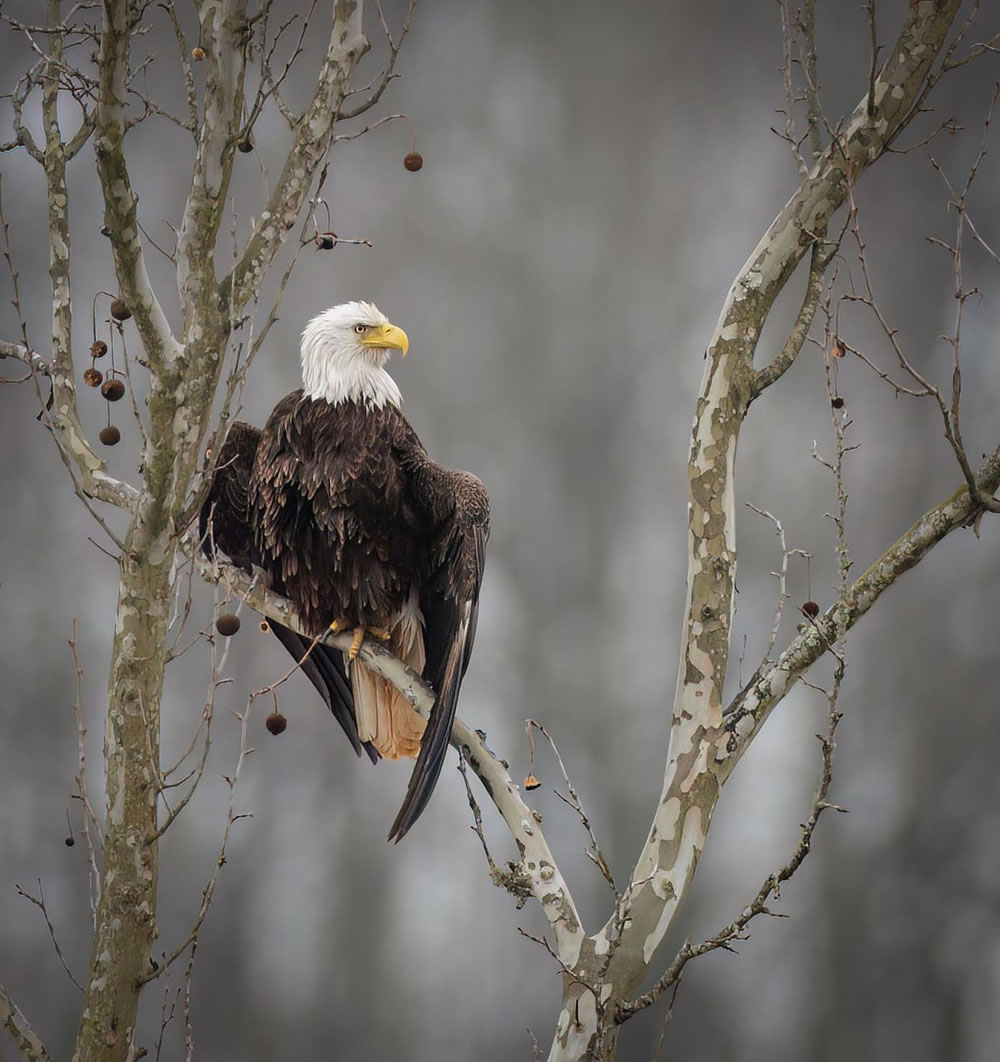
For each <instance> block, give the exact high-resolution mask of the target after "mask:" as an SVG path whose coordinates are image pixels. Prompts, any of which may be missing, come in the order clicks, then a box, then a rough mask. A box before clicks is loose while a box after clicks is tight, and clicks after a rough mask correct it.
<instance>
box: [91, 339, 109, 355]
mask: <svg viewBox="0 0 1000 1062" xmlns="http://www.w3.org/2000/svg"><path fill="white" fill-rule="evenodd" d="M107 352H108V345H107V343H105V342H104V340H103V339H95V340H94V342H93V343H91V345H90V356H91V357H92V358H103V357H104V355H105V354H107Z"/></svg>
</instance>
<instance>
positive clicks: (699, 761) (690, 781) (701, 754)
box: [681, 740, 712, 793]
mask: <svg viewBox="0 0 1000 1062" xmlns="http://www.w3.org/2000/svg"><path fill="white" fill-rule="evenodd" d="M711 747H712V746H711V743H710V742H708V741H704V740H702V741H701V742H700V744H699V746H698V755H697V756H696V757H695V761H694V763H693V764H692V765H691V770H690V771H689V772H688V774H687V777H686V778H685V779H684V780H683V781H682V782H681V792H682V793H687V792H690V790H691V786H692V785H694V783H695V782H696V781H697V780H698V778H699V777H700V776H701V775H702V774H704V773H705V771H707V770H708V751H709V749H710V748H711Z"/></svg>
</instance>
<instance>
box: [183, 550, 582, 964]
mask: <svg viewBox="0 0 1000 1062" xmlns="http://www.w3.org/2000/svg"><path fill="white" fill-rule="evenodd" d="M191 548H193V543H192V544H191ZM196 563H197V565H198V569H199V571H200V572H201V574H202V575H203V576H204V577H205V578H206V579H209V580H211V581H213V582H214V581H218V580H220V579H224V580H225V581H226V583H227V584H228V585H229V586H230V588H231V589H232V590H233V591H234V592H235V593H236V594H238V595H239V596H240V597H241V598H242V599H243V600H244V601H245V602H246V604H247V605H249V606H250V607H251V608H253V609H255V610H256V611H257V612H260V613H261V614H262V615H264V616H267V617H268V618H269V619H273V620H275V621H277V622H278V623H281V624H283V625H284V626H286V627H289V628H291V629H292V630H294V631H297V632H298V633H300V634H303V633H305V631H304V628H303V627H302V624H301V623H300V621H299V618H298V616H297V615H296V614H295V612H294V610H293V608H292V606H291V605H290V603H289V602H288V601H286V600H285V599H284V598H282V597H279V596H278V595H277V594H274V593H271V591H269V590H267V589H265V588H264V587H263V586H260V585H258V583H257V582H254V581H253V580H252V579H251V578H250V576H248V575H247V574H246V572H244V571H242V570H241V569H239V568H234V567H233V566H232V565H228V564H218V563H213V562H211V561H209V560H208V559H207V558H205V557H203V556H202V555H201V554H200V552H199V553H198V555H197V557H196ZM322 641H323V642H324V644H326V645H332V646H336V647H337V648H338V649H343V650H345V651H346V650H347V649H349V648H350V645H351V632H350V631H346V632H344V633H342V634H338V635H333V636H331V635H329V634H328V635H326V636H325V637H324V638H323V639H322ZM361 659H362V660H363V661H364V662H365V664H366V665H367V666H368V667H370V668H371V669H372V670H373V671H375V672H376V673H377V674H379V675H381V676H382V677H383V678H385V679H387V680H388V681H389V682H391V683H392V684H393V685H394V686H395V687H396V688H397V689H398V690H399V691H400V692H401V693H403V694H404V696H405V697H406V699H407V700H408V701H409V702H410V704H411V705H412V706H413V708H414V709H415V710H416V711H418V712H419V713H420V714H421V715H423V716H424V717H425V718H426V717H427V716H428V715H429V714H430V710H431V707H432V705H433V704H434V693H433V691H432V690H431V689H430V688H429V687H428V686H427V684H426V683H425V682H423V680H422V679H421V678H420V676H419V675H417V674H416V672H414V671H412V670H411V669H410V668H408V667H407V666H406V665H405V664H404V663H402V661H400V660H398V659H397V658H396V657H395V656H393V655H392V654H391V653H390V652H389V651H388V650H387V649H385V648H384V647H383V646H382V645H380V644H379V643H378V642H376V641H373V640H372V639H371V638H366V639H365V641H364V642H363V643H362V646H361ZM451 743H452V744H453V745H454V746H455V747H456V748H458V749H459V751H460V753H461V754H462V755H464V756H465V759H466V761H467V762H468V764H469V765H470V766H471V767H472V769H473V771H474V772H475V773H476V775H477V776H478V778H479V780H480V781H481V782H482V784H483V787H484V789H485V790H486V792H487V794H488V795H489V797H490V799H491V800H492V801H493V803H494V804H495V805H496V807H497V810H498V811H499V812H500V814H501V815H502V816H503V819H504V821H505V822H506V823H507V827H508V829H509V830H510V832H511V834H512V836H513V838H514V843H515V844H516V845H517V849H518V853H519V855H520V857H521V867H522V869H523V872H524V874H525V875H526V877H527V879H528V880H529V881H530V887H531V891H532V894H533V895H534V896H535V898H536V899H538V900H539V902H540V903H541V905H542V909H543V910H544V911H545V916H546V918H548V920H549V925H550V926H551V928H552V931H553V933H554V934H555V938H556V942H557V947H559V948H560V949H561V950H560V954H566V955H573V954H575V953H578V952H579V948H580V946H581V945H582V942H583V939H584V935H585V934H584V930H583V927H582V925H581V922H580V916H579V914H578V912H577V909H576V904H575V902H574V900H573V897H572V894H571V893H570V889H569V886H568V884H567V883H566V881H565V879H564V878H563V876H562V874H561V873H560V871H559V867H558V865H557V864H556V861H555V858H554V857H553V855H552V852H551V850H550V849H549V846H548V843H547V842H546V840H545V835H544V833H543V832H542V828H541V823H540V821H539V818H538V816H537V815H536V814H535V813H534V812H533V811H532V809H531V808H529V807H528V805H527V804H526V803H525V802H524V799H523V797H522V796H521V792H520V789H519V788H518V786H517V785H516V784H515V783H514V781H513V780H512V779H511V777H510V773H509V771H508V769H507V766H506V764H505V763H504V762H503V761H502V760H500V759H499V758H498V757H497V756H496V755H495V754H494V753H493V752H492V751H491V750H490V749H489V747H488V746H487V744H486V739H485V736H484V735H483V734H482V733H481V732H480V731H478V730H474V729H473V728H471V727H469V726H467V725H466V724H465V723H464V722H462V720H461V719H456V721H455V724H454V726H453V727H452V733H451Z"/></svg>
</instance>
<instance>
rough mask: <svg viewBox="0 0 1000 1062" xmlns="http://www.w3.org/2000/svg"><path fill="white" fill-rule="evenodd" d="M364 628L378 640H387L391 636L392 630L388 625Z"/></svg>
mask: <svg viewBox="0 0 1000 1062" xmlns="http://www.w3.org/2000/svg"><path fill="white" fill-rule="evenodd" d="M366 630H367V631H368V633H369V634H370V635H371V636H372V637H373V638H378V640H379V641H380V642H387V641H388V640H389V639H390V638H391V637H392V631H391V630H390V629H389V628H388V627H367V628H366Z"/></svg>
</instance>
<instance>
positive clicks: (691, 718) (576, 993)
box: [549, 0, 960, 1062]
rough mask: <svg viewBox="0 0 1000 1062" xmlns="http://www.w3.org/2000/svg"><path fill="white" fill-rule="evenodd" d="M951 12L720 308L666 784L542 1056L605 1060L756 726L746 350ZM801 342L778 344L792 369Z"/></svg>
mask: <svg viewBox="0 0 1000 1062" xmlns="http://www.w3.org/2000/svg"><path fill="white" fill-rule="evenodd" d="M959 7H960V2H959V0H935V2H920V3H912V4H911V5H910V7H909V12H908V15H907V18H906V20H905V22H904V24H903V27H902V29H901V32H900V35H899V38H898V39H897V41H896V43H895V45H894V46H893V48H892V51H891V53H890V56H889V59H888V60H887V62H886V64H885V66H884V67H883V68H882V70H881V71H880V73H879V75H878V77H877V78H876V79H875V82H874V93H873V96H874V106H873V107H869V104H868V96H867V93H866V96H865V98H864V99H862V100H861V102H860V103H859V104H858V106H857V107H856V108H855V110H854V112H853V113H852V114H851V116H850V118H848V120H847V121H846V122H845V123H844V125H843V127H842V130H841V131H840V132H839V133H838V135H836V137H835V139H834V140H833V142H832V143H831V144H830V145H829V147H828V148H827V149H826V151H825V152H824V153H823V154H822V156H821V157H820V158H819V159H818V161H817V162H816V164H815V166H814V167H813V168H812V170H811V171H810V172H809V174H808V175H807V176H806V177H805V178H804V180H803V181H802V184H801V185H800V187H799V189H798V190H797V191H796V192H795V194H794V195H793V196H792V197H791V199H790V200H789V201H788V203H787V204H786V205H785V207H784V208H783V209H782V210H781V212H780V213H779V214H778V216H777V217H776V218H775V220H774V221H773V222H772V224H771V226H770V227H769V228H768V230H767V232H766V233H765V234H764V236H763V237H762V239H761V241H760V243H758V245H757V247H756V248H754V250H753V252H752V254H751V255H750V257H749V259H748V260H747V262H746V264H745V265H744V266H743V268H742V269H741V270H740V272H739V273H738V274H737V277H736V279H735V281H734V282H733V285H732V287H731V288H730V290H729V294H728V296H727V298H726V300H725V303H724V305H723V308H722V312H721V314H720V316H719V322H718V325H717V326H716V331H715V335H714V336H713V339H712V342H711V344H710V346H709V348H708V351H707V352H706V356H705V372H704V376H703V379H702V385H701V389H700V393H699V397H698V400H697V404H696V409H695V421H694V429H693V432H692V438H691V449H690V456H689V461H688V549H687V553H688V578H687V599H686V603H685V619H684V629H683V636H682V640H681V658H680V666H679V668H678V675H677V688H676V692H675V695H674V704H673V711H672V717H671V728H670V744H669V751H668V756H667V766H666V772H665V776H664V782H663V789H662V792H661V796H660V800H659V804H658V806H657V810H656V813H655V815H654V818H653V822H652V825H651V827H650V831H649V836H648V838H647V840H646V843H645V845H644V847H643V850H642V852H641V854H640V856H639V859H638V861H637V863H636V867H635V871H634V872H633V875H632V880H631V882H630V884H629V887H628V889H627V890H626V892H625V894H624V895H623V897H622V901H621V903H620V904H619V905H618V908H617V910H616V911H615V913H614V914H613V915H612V917H611V918H610V919H609V920H608V922H607V923H606V924H605V925H604V926H603V927H602V928H601V930H600V931H599V932H598V933H596V934H595V935H594V936H590V937H587V938H586V940H585V941H584V944H583V948H582V949H581V952H580V955H579V957H578V959H577V960H576V961H575V962H567V959H566V956H563V955H562V954H560V956H559V957H560V959H561V960H562V961H563V962H564V963H566V965H567V966H568V967H569V969H568V971H567V973H566V974H565V976H564V996H563V1005H562V1010H561V1016H560V1019H559V1022H558V1023H557V1027H556V1032H555V1036H554V1039H553V1042H552V1047H551V1050H550V1054H549V1060H550V1062H570V1060H578V1059H584V1058H607V1059H610V1058H614V1056H615V1052H616V1048H617V1036H618V1032H617V1025H616V1022H615V1013H616V1008H617V1005H618V1003H619V1001H621V1000H625V999H628V998H629V997H630V996H631V995H632V994H634V993H635V991H636V990H637V988H638V986H639V983H640V981H641V980H642V978H643V977H644V976H645V974H646V973H647V972H648V970H649V968H650V964H651V963H652V961H653V958H654V956H655V954H656V951H657V948H658V947H659V946H660V944H661V943H662V942H663V939H664V937H665V935H666V933H667V930H668V928H669V927H670V925H671V922H672V920H673V917H674V915H675V914H676V912H677V908H678V905H679V903H680V901H681V899H682V898H683V896H684V894H685V892H686V890H687V888H688V885H689V884H690V882H691V880H692V878H693V876H694V872H695V869H696V867H697V865H698V860H699V858H700V856H701V852H702V850H703V848H704V844H705V838H706V835H707V832H708V828H709V825H710V824H711V819H712V815H713V813H714V811H715V807H716V804H717V803H718V799H719V795H720V792H721V788H722V785H723V784H724V782H725V781H726V779H727V778H728V776H729V773H730V772H731V770H732V767H733V765H734V764H735V762H736V759H737V758H738V756H737V753H739V752H742V750H743V749H744V748H745V747H746V743H747V742H748V741H749V739H750V738H751V737H752V736H753V734H754V733H756V731H757V729H758V728H759V722H758V723H757V724H756V726H755V727H754V728H753V730H752V731H750V732H748V733H746V734H744V735H742V737H743V740H742V741H739V740H738V741H735V742H734V741H731V740H730V739H731V738H732V734H731V733H730V732H728V731H727V730H726V722H725V721H724V717H723V702H722V695H723V687H724V683H725V678H726V667H727V662H728V658H729V639H730V630H731V625H732V615H733V604H734V600H733V590H734V586H735V578H736V536H735V523H736V521H735V485H734V470H735V461H736V446H737V441H738V438H739V432H740V428H741V427H742V425H743V421H744V418H745V416H746V413H747V410H748V408H749V405H750V403H751V401H752V399H753V398H754V397H756V394H757V393H759V391H760V386H761V384H762V382H763V380H762V377H760V376H756V377H755V375H754V368H753V358H754V352H755V350H756V346H757V342H758V339H759V337H760V334H761V331H762V328H763V325H764V322H765V320H766V319H767V316H768V314H769V313H770V310H771V307H772V305H773V304H774V300H775V299H776V298H777V296H778V294H779V292H780V291H781V290H782V288H783V287H784V285H785V284H786V282H787V281H788V279H789V278H790V277H791V275H792V273H793V272H794V270H795V268H796V266H797V265H798V263H799V262H800V260H801V259H802V257H803V255H804V254H805V253H806V252H808V251H810V249H811V248H813V246H814V245H815V244H816V242H817V240H819V239H822V238H823V237H824V236H825V233H826V230H827V227H828V224H829V222H830V219H831V218H832V216H833V214H834V213H835V212H836V211H837V210H838V209H839V208H840V207H841V206H842V205H843V203H844V201H845V199H846V197H847V194H848V190H849V187H850V186H851V184H853V183H854V182H856V181H857V180H858V179H859V177H860V176H861V174H862V173H863V172H864V170H865V169H866V168H867V167H868V166H869V165H870V164H871V163H872V162H874V161H875V160H876V159H878V158H879V156H880V155H881V154H882V153H883V152H884V151H885V149H886V148H887V147H888V146H889V144H891V142H892V140H893V139H894V138H895V137H896V136H897V135H898V133H899V132H900V131H901V130H902V129H903V128H904V127H905V125H906V123H907V122H908V121H909V119H910V118H911V117H912V115H913V113H914V105H915V103H916V102H917V100H918V99H919V96H920V93H921V91H922V89H923V87H924V84H925V82H926V79H927V77H928V75H929V73H930V71H931V67H932V64H933V62H934V60H935V59H936V57H937V55H938V53H939V52H940V50H941V48H942V47H943V44H944V40H945V37H946V36H947V33H948V31H949V29H950V27H951V24H952V22H953V20H954V18H955V16H956V14H957V12H958V8H959ZM814 261H815V259H814ZM816 282H817V281H816V280H815V279H813V280H812V284H813V286H815V284H816ZM807 297H808V295H807ZM808 309H809V307H808V302H807V304H806V311H807V312H808ZM800 346H801V342H800V343H799V344H798V347H800ZM798 347H796V346H795V344H794V343H790V344H789V345H788V347H787V353H788V354H789V355H790V357H789V358H786V359H785V360H786V362H788V363H789V364H790V361H791V360H794V356H795V355H796V354H797V351H798ZM784 367H785V368H787V364H785V365H784ZM782 371H783V370H782ZM780 375H781V374H780V372H777V373H775V374H774V379H777V378H778V377H780ZM755 385H756V386H755ZM836 622H839V623H841V624H842V623H843V618H842V617H841V618H839V619H838V620H837V621H836ZM841 629H843V627H841ZM788 674H789V673H788V672H786V671H782V672H779V673H776V675H775V676H774V678H775V686H777V685H778V683H779V681H783V686H782V689H781V690H780V692H779V691H777V690H775V693H776V696H775V697H774V700H775V701H776V700H778V699H780V696H783V694H784V692H786V691H787V688H788V685H789V684H790V683H788V682H787V676H788ZM758 714H759V713H758ZM760 721H761V722H762V719H761V720H760Z"/></svg>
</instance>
